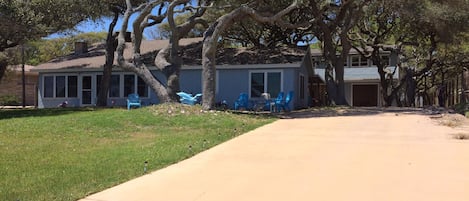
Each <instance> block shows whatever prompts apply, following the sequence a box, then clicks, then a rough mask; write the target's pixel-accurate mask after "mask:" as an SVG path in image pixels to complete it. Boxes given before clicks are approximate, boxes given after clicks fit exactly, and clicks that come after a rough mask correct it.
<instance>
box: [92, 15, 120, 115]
mask: <svg viewBox="0 0 469 201" xmlns="http://www.w3.org/2000/svg"><path fill="white" fill-rule="evenodd" d="M118 18H119V13H118V12H114V18H113V20H112V22H111V24H109V30H108V33H107V38H106V62H105V63H104V67H103V76H102V78H101V86H100V88H99V94H98V101H97V105H98V106H101V107H105V106H107V97H108V92H109V87H110V85H111V76H112V66H113V65H114V52H115V51H116V48H117V44H116V42H117V41H116V37H115V36H114V33H113V32H114V27H115V26H116V23H117V19H118Z"/></svg>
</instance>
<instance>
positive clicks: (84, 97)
mask: <svg viewBox="0 0 469 201" xmlns="http://www.w3.org/2000/svg"><path fill="white" fill-rule="evenodd" d="M81 86H82V89H81V105H83V106H87V105H91V104H92V100H93V98H92V95H93V93H92V77H91V76H90V75H86V76H82V79H81Z"/></svg>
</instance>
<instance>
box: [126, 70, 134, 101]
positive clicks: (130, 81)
mask: <svg viewBox="0 0 469 201" xmlns="http://www.w3.org/2000/svg"><path fill="white" fill-rule="evenodd" d="M134 92H135V75H124V97H127V96H129V94H131V93H134Z"/></svg>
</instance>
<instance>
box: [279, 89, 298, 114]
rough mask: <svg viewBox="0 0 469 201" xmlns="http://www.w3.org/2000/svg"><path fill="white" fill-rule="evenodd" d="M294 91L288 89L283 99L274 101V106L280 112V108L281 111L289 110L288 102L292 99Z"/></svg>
mask: <svg viewBox="0 0 469 201" xmlns="http://www.w3.org/2000/svg"><path fill="white" fill-rule="evenodd" d="M293 95H294V92H293V91H290V92H288V94H287V97H285V100H281V101H278V102H277V101H275V107H276V108H277V109H278V111H279V112H280V111H281V110H282V109H283V111H290V102H291V100H292V99H293Z"/></svg>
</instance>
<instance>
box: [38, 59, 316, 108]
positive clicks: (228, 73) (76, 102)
mask: <svg viewBox="0 0 469 201" xmlns="http://www.w3.org/2000/svg"><path fill="white" fill-rule="evenodd" d="M252 69H255V70H252ZM252 69H249V68H243V69H230V68H226V67H225V68H219V69H218V70H217V79H216V83H217V85H216V101H217V102H221V101H223V100H225V101H227V102H228V105H229V107H230V108H232V107H233V106H234V102H235V101H236V99H237V98H238V96H239V94H240V93H249V91H250V88H249V87H250V80H249V78H250V73H251V72H269V71H279V72H281V73H282V86H281V88H282V91H284V92H285V93H288V92H289V91H295V94H298V92H297V88H298V76H299V73H298V72H299V70H298V69H299V68H292V67H289V68H271V69H269V68H262V69H256V68H255V67H253V68H252ZM153 73H154V75H155V76H156V77H157V78H159V79H160V80H161V81H162V82H165V81H166V79H165V78H164V76H163V75H162V73H160V72H157V71H153ZM101 74H102V72H98V71H94V72H80V73H72V72H70V73H44V72H43V73H40V75H39V85H38V86H40V87H38V95H37V97H38V107H40V108H51V107H57V106H58V105H59V104H61V103H63V102H64V101H67V102H68V105H67V106H68V107H82V106H95V104H96V99H97V88H96V87H97V86H96V85H97V75H101ZM128 74H133V73H129V72H121V71H116V72H113V75H121V83H120V85H121V89H120V97H118V98H112V97H109V98H108V105H110V106H112V105H114V106H125V105H126V97H124V94H123V89H122V88H123V78H122V77H123V75H128ZM45 76H77V77H78V87H77V88H78V97H76V98H60V97H55V96H54V97H53V98H47V97H44V95H43V92H44V87H43V86H44V77H45ZM83 76H91V78H92V90H91V94H92V104H90V105H83V104H81V98H82V94H81V92H82V90H83V87H82V83H81V80H82V78H83ZM306 86H307V85H306ZM180 88H181V91H185V92H188V93H193V94H197V93H202V70H201V69H200V68H197V69H182V70H181V74H180ZM306 88H307V87H306ZM148 90H149V97H148V98H141V99H142V102H143V104H144V105H151V104H157V103H159V101H158V98H157V97H156V94H155V93H153V91H152V90H150V89H148ZM276 96H277V94H272V98H275V97H276ZM296 101H297V98H296V97H295V98H293V100H292V103H291V106H290V107H291V108H293V106H295V107H296V105H297V104H296V103H295V102H296Z"/></svg>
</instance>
